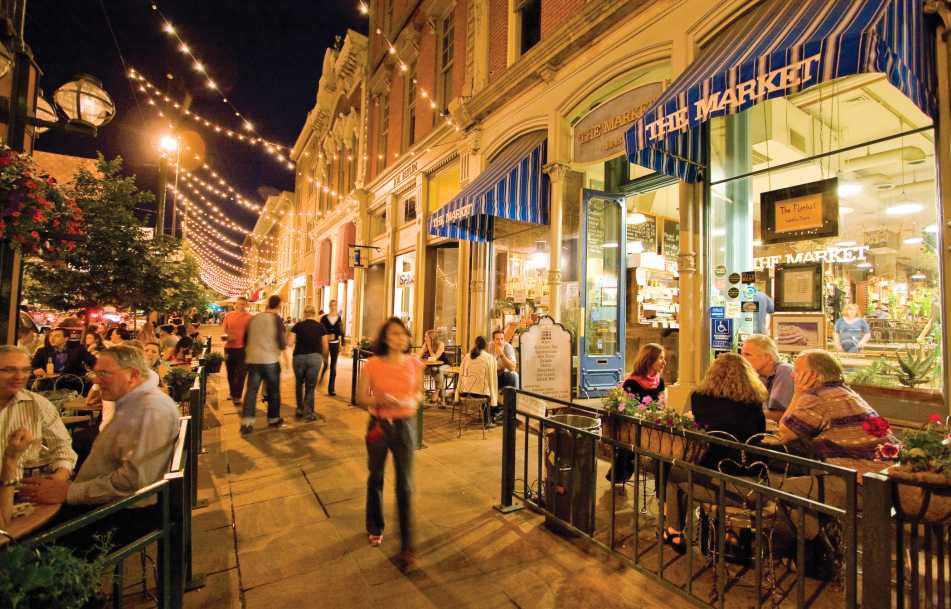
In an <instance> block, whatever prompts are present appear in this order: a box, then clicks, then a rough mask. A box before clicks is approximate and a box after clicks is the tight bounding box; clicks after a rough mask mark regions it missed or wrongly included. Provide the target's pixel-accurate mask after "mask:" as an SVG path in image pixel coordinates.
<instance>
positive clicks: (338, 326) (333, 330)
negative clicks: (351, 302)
mask: <svg viewBox="0 0 951 609" xmlns="http://www.w3.org/2000/svg"><path fill="white" fill-rule="evenodd" d="M342 322H343V317H341V316H340V315H339V314H338V315H337V322H336V323H330V319H328V317H327V316H326V315H324V316H323V317H321V318H320V325H321V326H323V327H324V334H328V335H329V336H330V342H335V341H339V340H340V339H341V338H343V323H342Z"/></svg>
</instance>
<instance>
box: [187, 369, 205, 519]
mask: <svg viewBox="0 0 951 609" xmlns="http://www.w3.org/2000/svg"><path fill="white" fill-rule="evenodd" d="M207 397H208V372H207V370H206V369H205V367H204V366H200V367H199V368H198V376H197V377H196V378H195V382H194V384H192V388H191V389H190V390H189V392H188V414H189V415H191V417H190V419H189V420H190V424H191V434H190V437H191V438H192V441H191V442H190V443H189V451H188V465H189V467H188V476H189V478H190V480H189V482H190V484H189V487H190V488H189V490H190V493H191V494H190V501H191V507H192V509H199V508H203V507H207V505H208V501H207V500H205V499H202V500H199V499H198V455H200V454H203V453H204V452H205V451H204V449H202V446H201V440H202V429H203V428H204V420H205V400H206V399H207Z"/></svg>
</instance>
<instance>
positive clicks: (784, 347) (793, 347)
mask: <svg viewBox="0 0 951 609" xmlns="http://www.w3.org/2000/svg"><path fill="white" fill-rule="evenodd" d="M772 322H773V328H772V330H773V338H774V339H775V341H776V346H777V348H778V349H779V350H780V351H783V352H787V353H788V352H796V351H805V350H806V349H822V348H824V347H825V346H826V318H825V315H790V314H777V315H773V317H772Z"/></svg>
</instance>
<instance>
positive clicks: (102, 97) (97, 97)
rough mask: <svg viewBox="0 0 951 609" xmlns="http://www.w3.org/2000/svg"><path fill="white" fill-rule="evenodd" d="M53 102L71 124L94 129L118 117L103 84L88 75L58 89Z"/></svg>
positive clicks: (81, 76) (78, 77)
mask: <svg viewBox="0 0 951 609" xmlns="http://www.w3.org/2000/svg"><path fill="white" fill-rule="evenodd" d="M53 101H54V102H56V105H57V106H59V108H60V109H61V110H62V111H63V113H64V114H66V116H67V117H68V118H69V120H70V122H76V123H80V124H82V125H90V126H92V127H93V128H95V127H101V126H103V125H105V124H107V123H108V122H109V121H111V120H112V119H113V117H114V116H115V115H116V105H115V104H114V103H112V98H110V97H109V94H108V93H106V91H105V89H103V88H102V83H101V82H99V81H98V80H97V79H95V78H93V77H92V76H89V75H88V74H80V75H78V76H76V77H75V79H74V80H71V81H70V82H68V83H66V84H64V85H63V86H61V87H60V88H59V89H57V90H56V92H55V93H53Z"/></svg>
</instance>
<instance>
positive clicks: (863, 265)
mask: <svg viewBox="0 0 951 609" xmlns="http://www.w3.org/2000/svg"><path fill="white" fill-rule="evenodd" d="M855 268H859V269H870V268H872V263H871V262H859V263H858V264H856V265H855Z"/></svg>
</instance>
